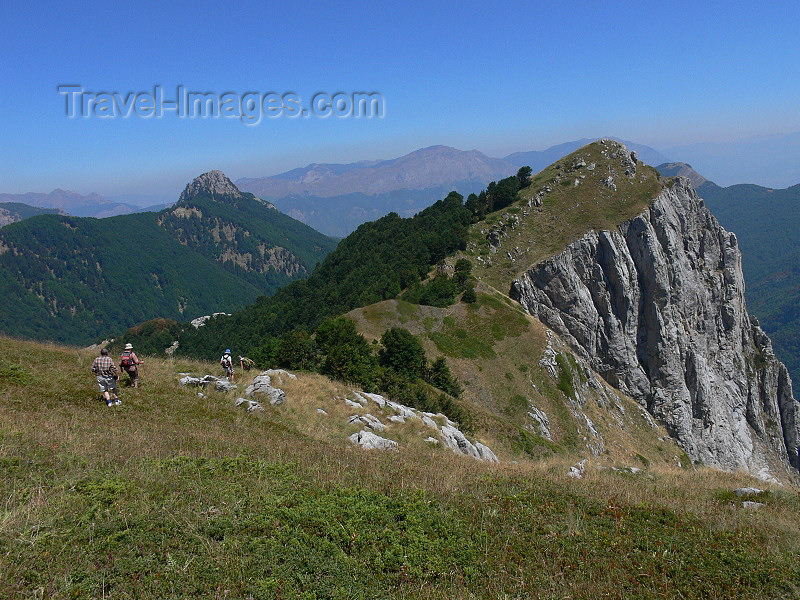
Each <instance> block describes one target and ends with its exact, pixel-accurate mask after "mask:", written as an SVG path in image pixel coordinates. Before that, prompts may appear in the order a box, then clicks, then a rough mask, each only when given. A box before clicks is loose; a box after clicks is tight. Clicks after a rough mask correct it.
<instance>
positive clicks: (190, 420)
mask: <svg viewBox="0 0 800 600" xmlns="http://www.w3.org/2000/svg"><path fill="white" fill-rule="evenodd" d="M434 338H435V336H434ZM93 356H94V352H92V351H88V350H80V349H75V348H66V347H60V346H52V345H46V344H36V343H30V342H21V341H16V340H12V339H9V338H5V337H0V597H4V598H9V599H23V598H25V599H28V598H31V599H33V598H36V599H40V598H41V599H44V598H53V599H55V598H58V599H66V598H98V599H99V598H102V599H134V598H142V599H150V598H153V599H159V600H161V599H179V598H209V599H218V598H220V599H222V598H224V599H246V598H253V599H273V598H304V599H313V598H341V599H345V598H347V599H351V598H352V599H357V598H431V599H440V598H442V599H443V598H451V599H456V598H458V599H469V598H698V599H699V598H703V599H707V598H720V599H721V598H765V599H766V598H797V597H799V596H800V561H798V559H797V557H798V554H799V553H800V536H798V535H797V533H798V522H799V521H800V496H798V491H797V490H796V489H794V488H791V487H789V486H785V487H784V486H777V485H773V486H766V485H765V484H762V483H759V482H756V481H754V480H752V479H750V478H748V477H746V476H744V475H738V474H726V473H721V472H717V471H713V470H706V469H679V468H677V467H672V466H669V465H667V464H662V463H657V462H655V461H650V464H649V466H645V465H639V466H641V467H642V468H643V469H644V470H643V472H641V473H638V474H634V473H632V472H630V471H627V470H623V471H615V470H612V469H610V468H599V467H601V466H603V465H602V464H601V463H600V462H598V461H592V460H590V461H589V463H588V465H587V470H586V474H585V477H584V478H583V479H580V480H577V479H571V478H569V477H568V476H567V475H566V473H567V471H568V468H569V466H570V465H571V464H574V459H575V457H576V456H573V455H569V454H567V453H554V454H552V455H551V456H549V457H546V458H542V459H540V460H531V459H528V458H526V457H525V456H526V455H525V454H524V453H523V454H515V453H514V452H513V449H511V448H510V447H501V446H498V447H496V448H493V449H495V451H496V452H497V453H498V455H499V456H500V457H501V462H500V463H499V464H484V463H480V462H477V461H475V460H472V459H469V458H466V457H461V456H457V455H455V454H453V453H452V452H450V451H449V450H446V449H444V448H437V447H431V446H429V445H426V444H422V443H417V442H415V432H413V431H410V430H409V431H400V432H399V433H398V434H397V435H398V436H399V439H400V441H401V444H400V451H399V452H375V451H373V452H368V451H362V450H360V449H359V448H356V447H354V446H352V445H351V444H350V443H349V442H347V441H346V435H348V434H349V433H351V432H352V431H353V430H354V429H352V427H353V426H351V429H347V427H348V426H347V425H346V421H345V420H344V419H343V418H342V417H344V416H346V414H347V413H348V412H349V411H348V410H347V409H346V408H344V407H343V406H342V404H343V399H344V397H345V396H347V395H348V394H350V393H352V392H351V390H349V388H347V387H346V386H343V385H340V384H337V383H334V382H330V381H328V380H327V379H324V378H322V377H320V376H318V375H314V374H304V373H299V374H298V379H297V380H294V381H289V380H287V381H286V385H285V386H284V389H285V390H286V393H287V401H286V403H285V404H284V405H282V406H280V407H267V408H266V410H265V411H264V412H260V413H250V414H248V413H246V412H245V411H243V410H240V409H239V408H235V407H234V406H233V403H234V400H235V398H236V397H237V396H238V395H241V394H237V393H236V392H230V393H227V394H223V393H220V392H215V391H208V392H206V393H207V398H200V397H199V396H198V395H197V389H196V388H181V387H179V386H178V383H177V380H178V377H179V373H182V372H191V373H194V374H205V373H212V374H217V375H219V374H221V373H220V372H219V371H220V369H219V366H218V365H216V364H203V363H199V362H192V361H186V360H179V359H176V360H174V361H172V360H166V359H154V358H148V359H147V362H146V364H145V365H144V370H143V373H142V385H141V387H140V388H139V389H132V388H127V387H125V386H122V388H121V393H120V396H121V398H122V400H123V405H122V406H120V407H114V408H107V407H106V406H105V405H104V404H103V403H102V402H101V401H100V399H99V393H98V392H97V391H96V385H95V382H94V378H93V377H92V375H91V373H90V371H89V367H90V365H91V362H92V358H93ZM254 374H255V373H254V372H251V374H250V378H252V376H253V375H254ZM237 375H239V373H238V371H237ZM515 376H516V375H515ZM237 383H239V385H240V388H239V392H241V391H242V389H243V387H242V384H243V383H247V381H246V380H244V381H238V382H237ZM319 408H322V409H324V410H325V411H326V412H328V415H327V417H326V416H325V415H323V414H322V413H320V412H318V411H317V409H319ZM484 434H485V435H488V432H481V431H477V432H476V435H478V436H480V435H484ZM748 485H756V486H758V487H761V488H762V489H768V492H767V493H766V494H763V495H761V496H760V497H759V501H760V502H762V503H763V504H764V506H762V507H761V508H760V509H748V508H745V507H743V505H742V503H741V500H740V499H738V498H737V497H736V496H734V494H733V493H732V490H733V489H734V488H737V487H743V486H748Z"/></svg>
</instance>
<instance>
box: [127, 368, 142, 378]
mask: <svg viewBox="0 0 800 600" xmlns="http://www.w3.org/2000/svg"><path fill="white" fill-rule="evenodd" d="M125 372H126V373H127V374H128V377H130V378H131V381H136V380H137V379H139V369H137V368H136V367H133V369H125Z"/></svg>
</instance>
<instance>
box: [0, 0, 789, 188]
mask: <svg viewBox="0 0 800 600" xmlns="http://www.w3.org/2000/svg"><path fill="white" fill-rule="evenodd" d="M0 28H2V30H1V31H0V33H1V34H2V35H0V59H2V62H3V65H4V67H3V70H2V79H0V81H2V84H3V85H2V90H3V93H2V95H0V191H2V192H11V193H21V192H26V191H37V192H48V191H50V190H52V189H53V188H55V187H62V188H66V189H72V190H74V191H77V192H79V193H89V192H92V191H96V192H98V193H101V194H103V195H107V196H112V195H117V194H123V193H131V194H135V193H143V194H156V193H157V194H163V195H164V200H165V201H172V200H175V198H176V197H177V195H178V194H179V193H180V191H181V189H182V188H183V186H184V185H185V183H186V182H187V181H189V180H191V179H192V178H193V177H195V176H196V175H198V174H200V173H202V172H204V171H207V170H210V169H215V168H216V169H222V170H224V171H225V172H226V173H227V174H228V175H229V176H231V177H232V178H233V179H236V178H239V177H244V176H250V177H256V176H262V175H272V174H276V173H279V172H281V171H284V170H287V169H290V168H294V167H298V166H303V165H306V164H308V163H311V162H351V161H355V160H363V159H375V158H392V157H395V156H400V155H402V154H405V153H407V152H410V151H412V150H415V149H418V148H421V147H424V146H429V145H433V144H445V145H450V146H455V147H457V148H460V149H464V150H469V149H473V148H474V149H478V150H480V151H482V152H484V153H486V154H488V155H490V156H503V155H505V154H508V153H510V152H514V151H523V150H538V149H544V148H546V147H548V146H550V145H553V144H557V143H561V142H565V141H569V140H574V139H579V138H583V137H593V136H599V135H612V136H617V137H620V138H623V139H630V140H633V141H636V142H639V143H643V144H648V145H651V146H654V147H656V148H657V149H659V150H661V149H664V148H669V147H672V146H688V145H690V144H697V143H700V142H727V141H731V140H737V139H742V138H747V137H751V136H759V135H772V134H781V133H791V132H796V131H800V103H798V98H800V77H798V75H797V74H798V73H800V52H799V51H798V41H797V31H800V10H798V5H797V3H796V2H784V3H758V4H755V3H738V2H730V1H729V2H724V3H723V2H720V3H700V2H686V3H683V2H673V3H654V2H653V3H651V2H643V3H633V2H619V3H610V2H609V3H596V2H571V3H563V2H558V3H555V2H554V3H536V2H526V3H506V4H503V5H502V6H501V5H499V4H495V3H486V2H458V3H436V2H423V3H415V2H409V3H406V4H404V5H402V6H398V5H395V6H392V5H390V4H389V3H382V2H375V1H373V2H350V3H347V4H341V3H338V4H333V3H320V4H299V3H296V2H252V3H248V2H239V3H236V4H235V8H234V7H226V6H225V4H223V3H219V2H213V3H204V2H175V3H161V2H152V3H146V2H128V3H124V4H122V3H120V4H119V5H117V6H115V5H113V4H109V3H105V2H104V3H93V2H81V3H76V2H64V3H61V4H55V3H27V4H26V3H13V2H3V3H1V4H0ZM67 84H76V85H80V86H82V87H83V89H84V90H86V91H87V92H95V93H96V92H118V93H120V94H122V95H125V94H127V93H129V92H133V93H137V92H143V91H144V92H147V91H150V90H152V89H153V86H155V85H160V86H162V87H163V89H164V90H165V94H166V96H167V97H168V98H169V96H170V95H172V96H173V97H174V96H175V94H176V92H175V90H176V88H177V86H179V85H182V86H184V87H185V89H186V90H188V91H203V92H214V93H216V94H220V95H221V94H223V93H225V92H235V93H239V94H243V93H245V92H248V91H258V92H261V93H266V92H278V93H286V92H294V93H295V94H297V95H298V97H299V98H301V99H302V100H303V101H305V102H306V103H307V102H308V101H309V100H310V99H311V97H312V96H313V95H314V94H315V93H317V92H327V93H329V94H333V93H335V92H339V91H343V92H356V91H369V92H379V93H381V94H382V95H383V98H384V100H385V110H386V112H385V116H384V117H383V118H379V119H376V118H373V119H354V118H349V119H347V118H336V117H328V118H302V117H299V118H291V117H288V116H282V117H279V118H276V119H265V120H262V121H261V122H260V123H259V124H258V125H256V126H246V125H244V124H243V123H242V122H241V121H240V120H238V119H224V118H219V119H209V118H206V119H179V118H177V117H175V116H174V115H172V116H170V115H165V116H164V117H162V118H149V119H146V118H142V117H137V116H130V117H128V118H122V117H116V118H108V119H101V118H99V117H97V116H96V115H93V116H90V117H89V118H74V119H70V118H67V116H66V114H65V113H66V111H65V106H66V105H65V99H66V97H65V96H64V95H60V94H59V93H58V91H57V87H58V86H59V85H67ZM798 172H799V173H798V180H800V169H798ZM756 183H758V182H756Z"/></svg>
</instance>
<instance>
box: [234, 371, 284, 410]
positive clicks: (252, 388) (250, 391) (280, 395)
mask: <svg viewBox="0 0 800 600" xmlns="http://www.w3.org/2000/svg"><path fill="white" fill-rule="evenodd" d="M270 381H271V380H270V377H269V375H257V376H256V377H255V378H254V379H253V383H252V384H251V385H249V386H247V389H246V390H245V392H244V393H245V395H247V396H253V395H255V394H263V395H265V396H267V397H268V398H269V403H270V404H271V405H272V406H277V405H279V404H283V403H284V402H286V392H284V391H283V390H282V389H279V388H276V387H272V386H271V385H270Z"/></svg>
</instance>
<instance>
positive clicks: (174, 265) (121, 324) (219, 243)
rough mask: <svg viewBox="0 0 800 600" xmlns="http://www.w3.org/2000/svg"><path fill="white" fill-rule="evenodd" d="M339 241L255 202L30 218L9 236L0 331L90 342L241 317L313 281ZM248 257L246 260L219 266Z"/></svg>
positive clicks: (2, 242)
mask: <svg viewBox="0 0 800 600" xmlns="http://www.w3.org/2000/svg"><path fill="white" fill-rule="evenodd" d="M193 208H197V209H198V210H199V211H200V212H202V218H200V217H197V218H195V217H194V216H192V215H194V214H195V212H197V211H194V212H193V211H192V210H191V209H193ZM181 211H183V213H184V214H189V215H190V216H188V217H179V216H176V212H177V214H180V212H181ZM335 245H336V241H335V240H333V239H331V238H328V237H326V236H324V235H322V234H320V233H319V232H316V231H314V230H313V229H311V228H310V227H308V226H306V225H304V224H302V223H300V222H298V221H295V220H294V219H291V218H290V217H288V216H286V215H284V214H282V213H280V212H279V211H277V210H275V209H274V208H272V207H270V206H269V205H267V204H266V203H264V202H263V201H261V200H258V199H256V198H254V197H253V196H252V195H251V194H244V195H241V196H240V197H238V198H222V199H218V200H213V201H212V200H210V199H209V198H204V197H203V196H199V197H196V198H193V199H185V200H183V201H181V202H179V203H178V204H176V205H175V206H173V207H171V208H169V209H167V210H165V211H162V212H161V213H138V214H129V215H122V216H118V217H112V218H107V219H94V218H86V217H68V216H59V215H42V216H38V217H32V218H30V219H26V220H24V221H21V222H18V223H13V224H11V225H8V226H6V227H3V228H2V230H0V289H1V290H2V291H3V297H4V299H5V300H6V302H4V303H3V304H2V305H0V331H3V332H4V333H7V334H10V335H15V336H22V337H29V338H33V339H47V340H53V341H58V342H64V343H74V344H88V343H91V342H92V341H95V340H97V339H98V338H103V337H108V336H110V335H113V334H115V333H117V332H121V331H124V330H125V329H127V328H128V327H131V326H133V325H135V324H137V323H142V322H143V321H146V320H149V319H153V318H168V319H174V320H177V321H186V320H189V319H192V318H194V317H197V316H201V315H204V314H209V313H211V312H214V311H220V310H225V311H234V310H236V309H239V308H242V307H244V306H247V305H248V304H251V303H252V302H254V301H255V300H256V299H257V298H258V297H259V296H263V295H267V294H271V293H274V292H275V291H276V290H277V289H279V288H280V287H282V286H284V285H286V284H287V283H288V282H290V281H292V280H293V279H297V278H300V277H304V276H306V275H307V273H309V272H311V271H312V270H313V268H314V266H315V265H316V264H317V263H318V262H319V261H321V260H322V259H323V258H324V256H325V255H326V254H327V253H328V252H329V251H330V250H332V249H333V248H334V247H335ZM261 249H264V250H265V252H264V253H263V254H262V252H261ZM270 252H272V254H270ZM248 253H249V254H250V255H251V260H250V262H249V263H247V262H243V261H242V260H238V261H237V260H222V259H223V258H230V257H234V258H240V257H242V256H245V255H247V254H248ZM270 258H272V259H273V264H270V263H269V262H268V261H269V259H270Z"/></svg>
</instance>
